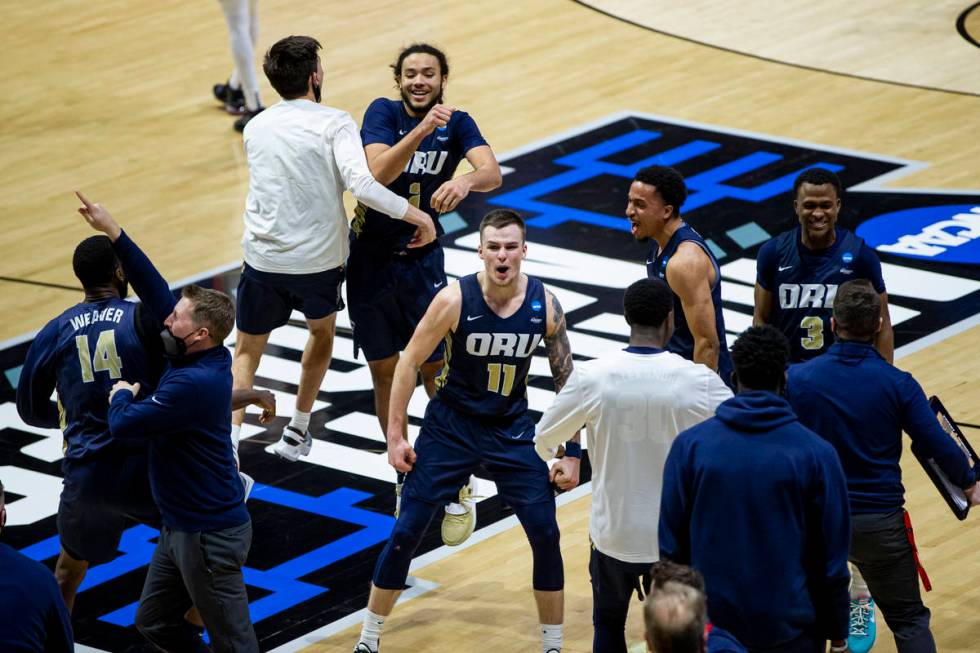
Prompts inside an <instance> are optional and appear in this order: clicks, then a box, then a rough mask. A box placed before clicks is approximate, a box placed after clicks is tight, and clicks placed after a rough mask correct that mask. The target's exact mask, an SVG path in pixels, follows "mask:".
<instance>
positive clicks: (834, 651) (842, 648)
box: [830, 644, 847, 653]
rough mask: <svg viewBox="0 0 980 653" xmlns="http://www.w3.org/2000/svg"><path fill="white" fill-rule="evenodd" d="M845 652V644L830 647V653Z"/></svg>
mask: <svg viewBox="0 0 980 653" xmlns="http://www.w3.org/2000/svg"><path fill="white" fill-rule="evenodd" d="M846 650H847V644H844V645H843V646H831V647H830V651H831V653H844V651H846Z"/></svg>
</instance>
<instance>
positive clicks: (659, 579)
mask: <svg viewBox="0 0 980 653" xmlns="http://www.w3.org/2000/svg"><path fill="white" fill-rule="evenodd" d="M650 578H651V580H652V581H653V586H654V587H663V586H664V585H665V584H666V583H669V582H675V583H680V584H682V585H688V586H689V587H693V588H694V589H696V590H698V591H699V592H703V591H704V576H702V575H701V572H700V571H698V570H697V569H695V568H694V567H688V566H687V565H681V564H678V563H676V562H674V561H672V560H667V559H666V558H661V559H660V560H657V561H656V562H655V563H653V565H651V567H650Z"/></svg>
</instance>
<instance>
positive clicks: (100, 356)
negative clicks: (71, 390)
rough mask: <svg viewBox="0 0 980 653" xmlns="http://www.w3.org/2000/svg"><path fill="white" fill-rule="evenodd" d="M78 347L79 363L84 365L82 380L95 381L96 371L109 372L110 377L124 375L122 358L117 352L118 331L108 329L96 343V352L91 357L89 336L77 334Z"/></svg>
mask: <svg viewBox="0 0 980 653" xmlns="http://www.w3.org/2000/svg"><path fill="white" fill-rule="evenodd" d="M75 345H76V346H77V347H78V364H79V365H81V367H82V381H84V382H85V383H91V382H92V381H95V373H96V372H108V373H109V378H110V379H118V378H119V377H120V376H122V366H123V364H122V359H121V358H119V354H118V353H116V332H115V331H113V330H112V329H106V330H105V331H103V332H102V333H100V334H99V339H98V341H96V343H95V354H94V355H93V356H92V357H91V358H89V348H88V336H87V335H84V336H75Z"/></svg>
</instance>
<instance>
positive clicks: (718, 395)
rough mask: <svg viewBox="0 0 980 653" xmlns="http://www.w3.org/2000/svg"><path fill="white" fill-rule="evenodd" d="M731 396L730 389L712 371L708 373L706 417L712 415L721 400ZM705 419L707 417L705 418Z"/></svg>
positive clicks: (726, 399) (723, 400)
mask: <svg viewBox="0 0 980 653" xmlns="http://www.w3.org/2000/svg"><path fill="white" fill-rule="evenodd" d="M733 396H735V395H733V394H732V391H731V389H730V388H729V387H728V386H727V385H725V384H724V382H722V380H721V377H720V376H718V375H717V374H715V373H714V372H709V373H708V417H712V416H713V415H714V414H715V411H716V410H718V406H719V405H721V403H722V402H725V401H728V400H729V399H731V398H732V397H733ZM705 419H707V418H705Z"/></svg>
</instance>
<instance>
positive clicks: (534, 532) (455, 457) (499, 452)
mask: <svg viewBox="0 0 980 653" xmlns="http://www.w3.org/2000/svg"><path fill="white" fill-rule="evenodd" d="M524 233H525V232H524V221H523V219H521V217H520V216H519V215H518V214H517V213H515V212H513V211H510V210H497V211H491V212H490V213H488V214H487V215H486V216H485V217H484V218H483V220H482V222H481V223H480V248H479V254H480V258H481V259H483V263H484V269H483V271H482V272H479V273H477V274H471V275H468V276H465V277H463V278H461V279H460V280H459V281H458V282H454V283H452V284H449V285H448V286H447V287H446V288H444V289H443V290H440V291H439V294H437V295H436V297H435V299H434V300H433V301H432V304H431V305H430V306H429V310H427V311H426V313H425V315H424V316H423V318H422V321H421V322H420V323H419V326H418V328H417V329H416V330H415V335H413V336H412V339H411V341H409V343H408V346H407V347H406V348H405V351H404V352H402V355H401V358H400V359H399V361H398V366H397V367H396V369H395V378H394V384H393V386H392V391H391V406H390V407H389V413H388V461H389V462H390V463H391V464H392V466H394V467H395V469H396V470H398V471H399V472H408V474H407V477H406V479H405V485H404V488H403V492H402V500H401V511H400V513H399V515H398V521H397V522H396V523H395V527H394V530H393V531H392V534H391V539H390V540H389V541H388V544H387V545H386V546H385V548H384V550H383V551H382V553H381V556H380V557H379V558H378V563H377V565H376V566H375V569H374V579H373V582H372V584H371V596H370V599H369V600H368V608H367V614H366V615H365V617H364V624H363V627H362V630H361V637H360V640H359V641H358V643H357V646H356V647H355V649H354V650H355V651H356V652H357V653H373V652H376V651H377V650H378V641H379V638H380V636H381V628H382V626H383V624H384V620H385V618H386V617H387V616H388V615H389V614H391V610H392V608H393V607H394V605H395V600H396V599H397V597H398V594H399V593H401V591H402V588H403V587H404V586H405V579H406V577H407V575H408V567H409V564H410V563H411V560H412V556H413V555H414V553H415V550H416V548H417V547H418V545H419V542H420V540H421V539H422V536H423V535H424V534H425V531H426V528H427V527H428V525H429V522H430V521H432V518H433V517H434V516H435V514H436V512H437V511H438V510H439V509H440V508H441V507H442V506H443V505H445V503H446V501H448V500H449V499H451V498H452V497H453V496H454V495H455V494H456V492H457V491H458V490H459V487H460V485H462V484H463V483H464V482H465V481H466V479H467V477H468V476H469V475H470V474H471V473H472V471H473V470H474V469H475V468H476V467H477V466H478V465H480V464H481V463H482V464H483V466H484V467H485V468H486V469H487V470H488V471H489V472H490V473H491V474H493V476H494V480H495V481H496V483H497V487H498V489H499V491H500V496H501V498H502V499H503V500H504V501H506V502H507V504H508V505H510V506H513V508H514V511H515V512H516V513H517V517H518V519H520V521H521V525H522V526H523V527H524V531H525V533H526V534H527V538H528V541H529V542H530V544H531V551H532V555H533V558H534V579H533V585H534V598H535V601H536V603H537V608H538V616H539V619H540V622H541V633H542V641H541V650H542V651H545V652H551V653H558V651H560V650H561V646H562V625H561V624H562V615H563V612H564V605H563V604H564V598H563V591H562V589H563V587H564V571H563V567H562V560H561V550H560V549H559V542H558V538H559V534H558V523H557V521H556V520H555V499H554V493H553V491H552V488H551V484H550V482H549V472H548V467H547V465H545V463H544V462H542V461H541V460H540V459H539V458H538V456H537V455H536V454H535V452H534V442H533V439H532V438H533V436H534V422H532V421H531V418H530V416H529V415H528V413H527V376H528V371H529V369H530V366H531V358H532V355H533V352H534V350H535V349H536V348H537V345H538V343H539V342H540V341H541V340H542V339H544V342H545V348H546V350H547V352H548V360H549V362H550V364H551V371H552V374H553V376H554V379H555V386H556V387H557V388H558V389H561V388H562V386H564V384H565V381H566V380H567V379H568V375H569V374H570V373H571V371H572V355H571V351H570V350H569V346H568V337H567V336H566V333H565V316H564V313H563V312H562V308H561V305H560V304H559V303H558V300H557V299H556V298H555V296H554V295H552V294H551V292H549V291H548V290H546V289H545V287H544V286H543V285H542V284H541V282H540V281H538V280H537V279H534V278H531V277H528V276H527V275H525V274H522V273H521V261H522V260H523V259H524V257H525V255H526V252H527V246H526V245H525V242H524ZM442 338H445V339H446V366H445V367H444V369H443V371H442V373H441V374H440V375H439V378H438V380H437V386H438V391H437V392H436V396H435V397H434V398H433V399H432V400H431V401H430V402H429V405H428V407H427V408H426V411H425V418H424V420H423V422H422V429H421V432H420V433H419V437H418V440H417V441H416V446H417V450H415V449H413V448H412V446H411V445H410V444H409V443H408V440H407V439H406V438H405V436H404V433H405V421H406V419H407V416H406V409H407V406H408V401H409V398H410V397H411V394H412V390H413V389H414V388H415V383H416V376H417V374H418V369H419V367H420V366H421V365H422V363H423V362H425V360H426V359H427V358H428V357H429V354H430V353H431V352H432V350H433V349H435V346H436V343H437V342H439V340H440V339H442ZM578 467H579V460H578V458H570V457H569V456H566V457H565V458H564V459H562V461H560V463H559V464H558V465H556V468H555V469H553V471H552V472H551V476H552V477H554V479H555V480H556V481H557V482H559V483H564V481H566V480H568V479H569V478H573V477H574V478H575V479H577V477H578ZM559 477H561V478H559ZM566 487H567V484H566Z"/></svg>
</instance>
